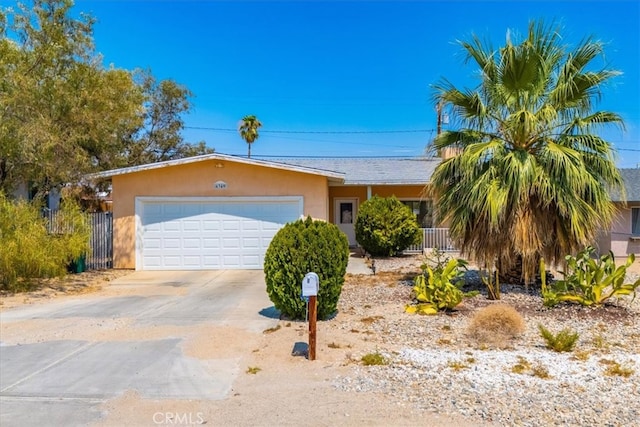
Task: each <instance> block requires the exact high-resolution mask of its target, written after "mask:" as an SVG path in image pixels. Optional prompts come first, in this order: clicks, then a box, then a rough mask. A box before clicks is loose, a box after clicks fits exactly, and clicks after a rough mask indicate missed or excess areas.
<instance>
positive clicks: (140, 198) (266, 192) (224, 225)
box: [93, 153, 640, 270]
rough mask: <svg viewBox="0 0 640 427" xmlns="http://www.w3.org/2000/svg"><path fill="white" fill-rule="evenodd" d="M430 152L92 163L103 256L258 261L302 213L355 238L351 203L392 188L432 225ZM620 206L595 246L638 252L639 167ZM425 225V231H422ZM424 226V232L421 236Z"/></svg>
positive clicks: (134, 265)
mask: <svg viewBox="0 0 640 427" xmlns="http://www.w3.org/2000/svg"><path fill="white" fill-rule="evenodd" d="M440 161H441V159H439V158H430V157H416V158H375V157H374V158H286V159H269V160H262V159H256V158H245V157H238V156H230V155H224V154H217V153H214V154H207V155H203V156H196V157H190V158H185V159H179V160H170V161H166V162H160V163H152V164H148V165H142V166H134V167H128V168H122V169H116V170H111V171H106V172H101V173H98V174H95V175H93V177H94V178H101V179H104V178H110V179H111V181H112V198H113V219H114V227H113V265H114V267H115V268H127V269H129V268H131V269H137V270H199V269H222V268H224V269H244V268H247V269H252V268H253V269H260V268H262V265H263V261H264V254H265V252H266V250H267V248H268V246H269V243H270V241H271V238H272V237H273V236H274V235H275V233H276V232H277V230H278V229H279V228H281V227H282V226H283V225H284V224H286V223H287V222H290V221H294V220H296V219H298V218H300V217H306V216H311V217H312V218H315V219H321V220H326V221H329V222H331V223H334V224H336V225H337V226H338V227H339V228H340V229H341V230H342V231H343V232H344V233H345V234H346V235H347V237H348V239H349V243H350V244H351V245H355V244H356V241H355V231H354V222H355V218H356V215H357V213H358V208H359V205H360V204H361V203H362V202H364V201H365V200H367V199H369V198H370V197H372V196H373V195H378V196H382V197H388V196H396V197H397V198H398V199H400V200H401V201H403V202H404V203H405V204H407V205H409V206H410V207H411V208H412V209H413V211H414V212H415V213H416V216H417V219H418V221H419V223H420V224H421V226H422V227H424V228H425V229H431V228H432V227H437V226H438V225H439V224H437V223H435V221H436V220H435V219H434V218H433V215H432V212H433V209H432V207H433V205H432V201H431V200H428V199H425V198H424V196H423V193H424V188H425V186H426V185H427V184H428V183H429V181H430V178H431V175H432V173H433V171H434V169H435V167H436V166H437V165H438V164H439V163H440ZM622 175H623V177H624V179H625V184H626V189H627V200H629V201H630V202H629V203H628V205H627V206H626V207H625V206H624V205H623V204H622V203H621V199H620V197H619V196H617V195H614V196H613V197H614V200H615V201H616V203H617V204H618V205H619V208H620V209H619V214H618V218H617V219H616V221H615V223H614V226H613V227H612V229H611V230H607V231H606V232H604V233H602V235H601V236H600V238H599V240H598V242H597V243H598V248H599V250H600V251H601V252H602V251H607V250H609V249H611V250H613V252H614V253H615V255H616V256H626V254H628V253H631V252H634V253H640V223H639V222H640V218H639V215H640V169H623V170H622ZM428 231H430V230H428ZM426 237H427V235H426V234H425V238H426Z"/></svg>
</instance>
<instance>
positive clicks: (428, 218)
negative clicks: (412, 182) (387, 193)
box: [402, 200, 433, 228]
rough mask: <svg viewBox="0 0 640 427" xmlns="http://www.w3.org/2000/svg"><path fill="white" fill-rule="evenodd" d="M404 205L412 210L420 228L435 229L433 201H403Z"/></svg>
mask: <svg viewBox="0 0 640 427" xmlns="http://www.w3.org/2000/svg"><path fill="white" fill-rule="evenodd" d="M402 203H404V204H405V205H407V206H409V208H411V210H412V211H413V213H414V214H415V215H416V219H417V220H418V225H419V226H420V227H422V228H431V227H433V203H432V202H431V200H402Z"/></svg>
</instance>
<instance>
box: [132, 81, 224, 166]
mask: <svg viewBox="0 0 640 427" xmlns="http://www.w3.org/2000/svg"><path fill="white" fill-rule="evenodd" d="M138 75H139V80H141V83H140V87H141V88H142V92H143V94H144V103H143V106H144V113H143V121H142V122H143V123H142V126H141V127H140V128H139V129H137V131H136V133H135V135H133V136H132V141H131V144H130V145H129V146H128V148H127V156H126V157H127V158H126V165H127V166H134V165H140V164H145V163H154V162H162V161H165V160H172V159H179V158H184V157H191V156H197V155H201V154H208V153H213V151H214V150H213V149H211V148H209V147H207V146H206V145H205V143H204V142H199V143H198V144H191V143H187V142H185V141H184V139H183V137H182V135H181V132H182V130H183V129H184V120H183V119H182V115H183V114H184V113H187V112H189V110H191V102H190V101H189V99H190V98H191V97H192V96H193V94H192V93H191V91H190V90H189V89H187V88H186V87H185V86H182V85H180V84H178V83H176V82H175V81H173V80H162V81H160V82H158V81H157V80H156V79H155V78H154V77H153V75H151V73H150V72H139V73H138Z"/></svg>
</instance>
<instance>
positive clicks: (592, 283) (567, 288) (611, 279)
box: [540, 246, 640, 307]
mask: <svg viewBox="0 0 640 427" xmlns="http://www.w3.org/2000/svg"><path fill="white" fill-rule="evenodd" d="M594 251H595V249H594V248H593V247H591V246H589V247H587V248H585V249H584V250H582V251H580V252H579V253H578V255H576V256H575V257H574V256H571V255H567V256H566V257H565V260H566V262H567V267H568V270H569V271H568V272H561V273H562V275H563V276H564V279H562V280H558V281H556V282H555V283H553V284H551V285H550V286H547V284H546V280H543V281H542V297H543V301H544V305H545V306H548V307H553V306H555V305H556V304H558V303H559V302H563V301H568V302H577V303H579V304H582V305H585V306H590V305H601V304H603V303H604V302H605V301H606V300H608V299H609V298H611V297H617V296H621V295H633V296H634V297H635V293H636V289H637V288H638V287H640V279H638V280H636V281H635V282H633V283H624V281H625V278H626V275H627V268H629V267H630V266H631V264H633V262H634V260H635V255H634V254H629V256H628V257H627V260H626V262H625V263H624V264H623V265H621V266H618V267H616V263H615V257H614V255H613V253H612V252H609V253H608V254H606V255H603V256H601V257H600V258H599V259H594V258H593V257H592V255H593V252H594ZM543 273H544V261H543V260H541V262H540V274H541V276H542V275H543Z"/></svg>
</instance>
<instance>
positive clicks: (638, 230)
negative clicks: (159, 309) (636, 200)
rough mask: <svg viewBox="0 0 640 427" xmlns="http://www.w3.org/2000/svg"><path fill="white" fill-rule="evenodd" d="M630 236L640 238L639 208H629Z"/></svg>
mask: <svg viewBox="0 0 640 427" xmlns="http://www.w3.org/2000/svg"><path fill="white" fill-rule="evenodd" d="M631 234H633V235H634V236H640V208H631Z"/></svg>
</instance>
